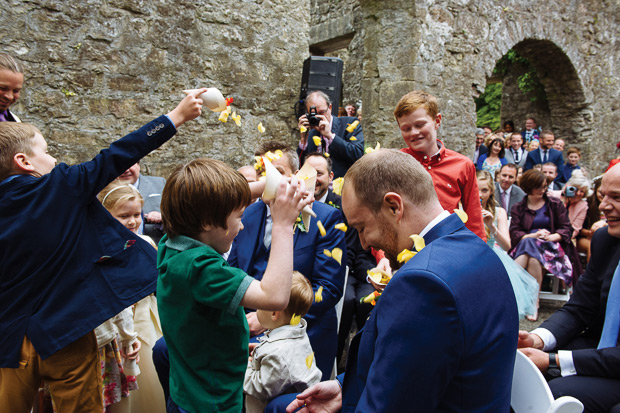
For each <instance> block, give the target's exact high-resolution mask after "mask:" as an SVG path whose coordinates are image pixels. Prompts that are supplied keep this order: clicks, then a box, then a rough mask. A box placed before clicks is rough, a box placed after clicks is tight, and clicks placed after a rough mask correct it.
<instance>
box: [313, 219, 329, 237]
mask: <svg viewBox="0 0 620 413" xmlns="http://www.w3.org/2000/svg"><path fill="white" fill-rule="evenodd" d="M316 226H317V227H318V228H319V233H320V234H321V236H322V237H324V236H325V235H326V234H327V231H325V227H324V226H323V223H322V222H321V221H319V220H317V221H316Z"/></svg>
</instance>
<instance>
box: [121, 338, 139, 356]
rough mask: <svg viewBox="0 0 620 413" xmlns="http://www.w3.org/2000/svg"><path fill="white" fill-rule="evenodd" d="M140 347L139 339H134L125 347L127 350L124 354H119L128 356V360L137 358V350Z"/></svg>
mask: <svg viewBox="0 0 620 413" xmlns="http://www.w3.org/2000/svg"><path fill="white" fill-rule="evenodd" d="M140 347H142V344H141V343H140V340H134V342H133V343H131V347H127V352H126V353H125V354H124V355H123V354H121V356H123V357H125V358H128V359H129V360H133V359H136V358H138V352H139V351H140ZM121 353H122V351H121Z"/></svg>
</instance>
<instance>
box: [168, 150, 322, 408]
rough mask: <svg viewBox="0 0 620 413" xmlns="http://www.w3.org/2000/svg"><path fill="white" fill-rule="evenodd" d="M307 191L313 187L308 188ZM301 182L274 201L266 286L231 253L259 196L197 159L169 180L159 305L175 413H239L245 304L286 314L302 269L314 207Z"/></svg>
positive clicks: (231, 174)
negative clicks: (302, 234)
mask: <svg viewBox="0 0 620 413" xmlns="http://www.w3.org/2000/svg"><path fill="white" fill-rule="evenodd" d="M302 187H303V185H302ZM306 195H307V194H306V192H305V191H302V190H300V191H298V185H297V179H296V178H295V177H293V178H291V183H290V185H289V186H288V187H287V184H286V182H285V181H284V179H283V180H282V182H280V185H279V188H278V192H277V196H276V199H275V201H274V202H273V203H272V204H271V216H272V219H273V226H272V230H271V234H272V241H271V245H272V247H271V253H270V257H269V263H268V265H267V270H266V271H265V274H264V276H263V278H262V280H261V281H257V280H255V279H254V278H252V277H250V276H248V275H247V274H246V273H245V272H243V271H242V270H240V269H238V268H233V267H230V266H229V265H228V263H227V262H226V261H225V260H224V258H223V257H222V254H223V253H225V252H226V251H228V249H229V248H230V246H231V244H232V241H233V239H234V238H235V237H236V236H237V234H238V233H239V231H241V230H242V229H243V224H242V223H241V216H242V215H243V211H244V209H245V207H246V206H247V205H249V203H250V201H251V198H252V195H251V192H250V188H249V186H248V183H247V181H246V179H245V178H244V177H243V175H241V174H240V173H239V172H237V171H235V170H233V169H232V168H230V167H229V166H228V165H226V164H225V163H223V162H220V161H215V160H211V159H197V160H194V161H192V162H190V163H188V164H186V165H181V166H179V167H177V168H176V169H175V170H174V171H173V172H172V174H171V175H170V177H169V178H168V180H167V182H166V186H165V187H164V191H163V194H162V202H161V212H162V220H163V223H164V228H165V230H166V233H167V235H165V236H164V237H163V238H162V240H161V241H160V244H159V253H158V260H157V261H158V269H159V279H158V282H157V304H158V305H159V315H160V317H161V323H162V328H163V331H164V337H165V340H166V343H167V345H168V351H169V356H170V386H169V387H170V398H169V400H168V408H169V411H180V412H184V411H190V412H197V411H200V412H203V411H217V412H239V411H241V409H242V407H243V377H244V373H245V368H246V365H247V358H248V354H249V353H248V341H249V328H248V323H247V319H246V316H245V312H244V310H243V307H249V308H254V309H263V310H269V311H280V310H283V309H285V308H286V306H287V305H288V300H289V295H290V291H291V274H292V273H293V230H292V229H293V226H294V224H295V220H296V219H297V217H298V215H299V213H300V212H301V210H302V208H303V207H304V206H305V205H308V204H309V203H310V202H311V201H312V196H311V195H308V196H306Z"/></svg>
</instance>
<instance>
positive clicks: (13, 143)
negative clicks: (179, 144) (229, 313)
mask: <svg viewBox="0 0 620 413" xmlns="http://www.w3.org/2000/svg"><path fill="white" fill-rule="evenodd" d="M205 90H206V89H200V90H197V91H196V92H195V93H193V94H191V95H188V96H186V97H185V99H183V100H182V101H181V103H179V105H178V106H177V107H176V108H175V109H174V110H172V111H171V112H170V113H168V115H166V116H160V117H159V118H157V119H155V120H154V121H152V122H149V123H147V124H146V125H145V126H143V127H142V128H140V129H138V130H137V131H135V132H132V133H130V134H129V135H127V136H125V137H124V138H122V139H120V140H118V141H116V142H114V143H113V144H112V145H110V147H109V148H108V149H105V150H103V151H101V152H100V153H99V154H98V155H97V156H96V157H95V158H94V159H93V160H91V161H89V162H85V163H82V164H79V165H75V166H68V165H66V164H64V163H61V164H59V165H57V166H55V164H56V159H54V158H53V157H52V156H50V155H49V154H48V153H47V144H46V142H45V139H44V138H43V136H42V135H41V132H40V131H39V130H38V129H37V128H35V127H34V126H32V125H25V124H19V123H13V122H1V123H0V148H1V149H0V153H2V157H1V159H0V223H1V225H2V228H3V231H2V232H1V233H0V251H1V252H0V257H1V258H0V259H1V260H2V266H0V285H1V286H2V288H0V302H1V303H2V305H0V331H2V338H1V339H0V406H2V409H3V410H6V411H11V412H17V411H20V412H22V411H30V409H31V407H32V403H33V399H34V396H35V393H36V391H37V389H38V388H39V386H40V384H41V380H44V381H45V382H46V383H48V384H49V386H50V390H51V393H52V396H53V398H54V402H55V404H56V408H57V409H58V411H61V412H62V411H76V412H77V411H79V412H86V411H89V412H90V411H101V409H102V406H103V404H102V396H101V373H100V371H101V370H100V366H99V365H98V362H99V360H98V347H97V340H96V338H95V335H94V333H93V332H92V330H93V329H94V328H95V327H97V326H98V325H99V324H101V323H102V322H104V321H105V320H107V319H109V318H111V317H113V316H114V315H116V314H118V313H119V312H121V311H122V310H123V309H124V308H126V307H128V306H130V305H132V304H134V303H136V302H137V301H139V300H140V299H142V298H143V297H145V296H147V295H149V294H151V293H153V292H154V291H155V285H156V282H157V268H156V257H155V251H154V250H153V248H152V247H151V246H150V245H148V244H147V243H146V242H145V241H143V240H142V239H141V238H140V237H138V236H136V235H135V234H133V233H132V232H131V231H129V230H128V229H127V228H125V227H124V226H123V225H122V224H120V222H118V221H117V220H116V219H114V218H113V217H112V216H111V215H110V214H109V213H108V212H107V211H106V210H105V208H104V207H103V206H102V205H101V204H100V203H99V202H98V201H97V199H96V195H97V193H98V192H99V191H101V190H102V189H103V188H104V187H105V186H106V185H107V184H108V183H109V182H111V181H112V180H113V179H114V178H116V177H117V176H119V175H120V174H121V173H122V172H123V171H125V170H126V169H127V168H129V166H131V165H132V164H134V163H136V162H137V161H138V160H139V159H140V158H142V157H144V156H145V155H147V154H148V153H149V152H151V151H153V150H154V149H156V148H158V147H159V146H161V145H162V144H163V143H165V142H166V141H167V140H168V139H170V138H171V137H172V136H174V134H175V133H176V128H177V127H178V126H180V125H181V124H183V123H185V122H186V121H189V120H191V119H194V118H196V117H197V116H199V115H200V113H201V108H202V100H201V99H199V98H198V96H199V95H200V93H203V92H204V91H205Z"/></svg>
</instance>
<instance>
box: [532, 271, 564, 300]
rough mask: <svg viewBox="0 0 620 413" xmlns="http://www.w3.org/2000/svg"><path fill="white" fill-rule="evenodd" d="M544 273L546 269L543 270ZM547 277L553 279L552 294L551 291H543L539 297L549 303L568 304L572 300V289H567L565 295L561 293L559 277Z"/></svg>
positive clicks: (547, 275) (547, 274) (546, 275)
mask: <svg viewBox="0 0 620 413" xmlns="http://www.w3.org/2000/svg"><path fill="white" fill-rule="evenodd" d="M543 271H544V269H543ZM544 276H545V277H551V292H549V291H541V292H540V293H539V295H538V297H539V298H540V299H541V300H547V301H563V302H566V301H568V300H569V299H570V292H569V291H570V289H569V288H568V287H567V288H566V292H565V293H564V294H562V293H560V283H561V282H560V279H559V278H558V277H554V276H553V275H551V274H549V273H546V274H545V275H544Z"/></svg>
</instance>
